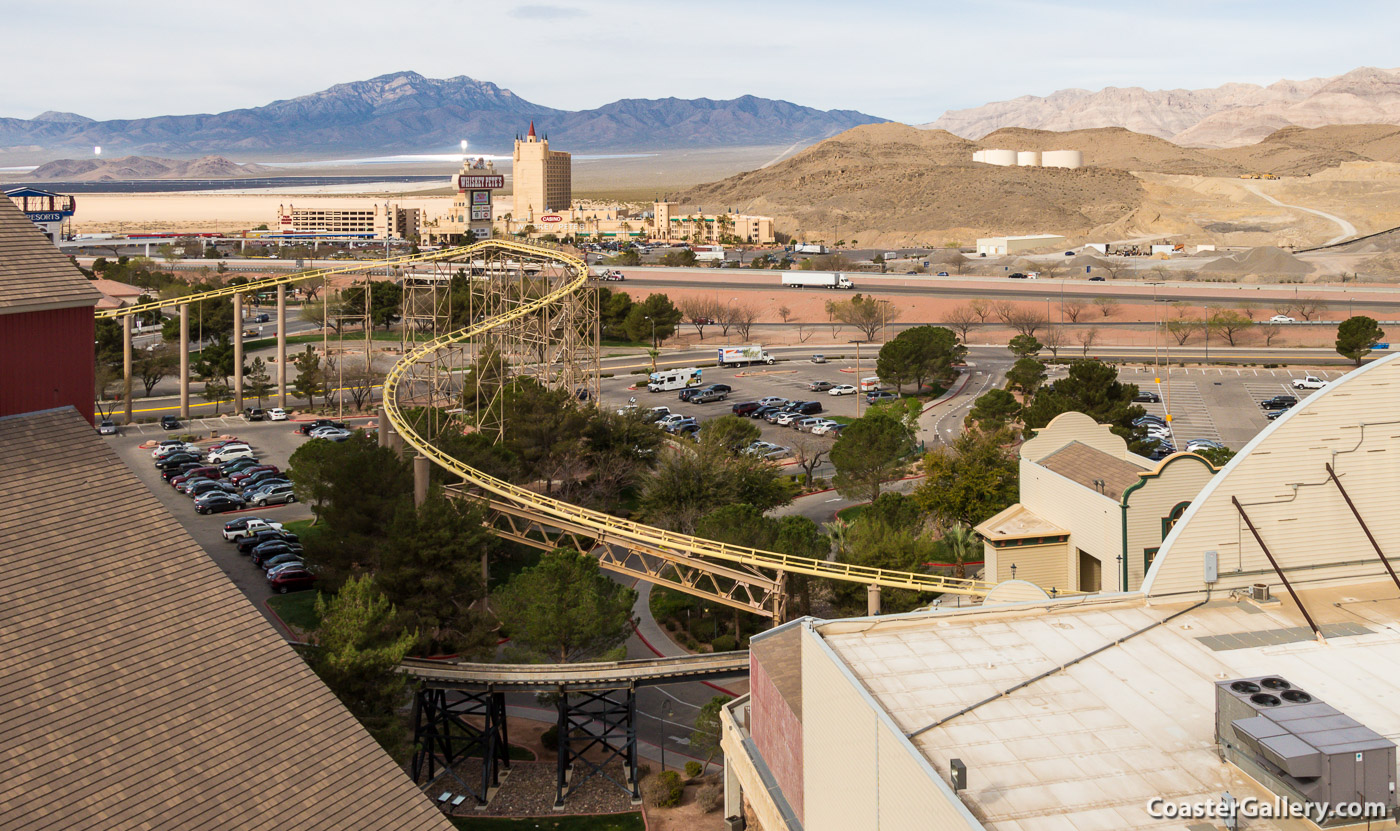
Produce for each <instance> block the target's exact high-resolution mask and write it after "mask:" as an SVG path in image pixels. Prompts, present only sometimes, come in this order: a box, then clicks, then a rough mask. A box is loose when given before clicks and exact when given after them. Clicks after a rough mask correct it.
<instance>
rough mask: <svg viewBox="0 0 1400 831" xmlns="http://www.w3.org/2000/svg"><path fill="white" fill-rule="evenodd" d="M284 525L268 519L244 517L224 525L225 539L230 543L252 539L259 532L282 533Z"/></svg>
mask: <svg viewBox="0 0 1400 831" xmlns="http://www.w3.org/2000/svg"><path fill="white" fill-rule="evenodd" d="M281 530H282V523H280V522H275V521H273V520H270V519H268V518H267V517H260V516H244V517H239V518H238V519H231V520H229V521H228V522H225V523H224V539H226V540H228V541H229V542H234V541H236V540H241V539H243V538H244V537H250V536H252V535H253V534H256V533H258V532H259V531H281Z"/></svg>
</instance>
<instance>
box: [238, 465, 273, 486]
mask: <svg viewBox="0 0 1400 831" xmlns="http://www.w3.org/2000/svg"><path fill="white" fill-rule="evenodd" d="M259 473H281V471H280V470H278V469H277V465H249V466H248V467H245V468H243V469H242V470H240V471H237V472H235V473H230V474H229V476H228V480H229V481H230V482H232V483H234V484H235V485H237V484H238V483H239V482H244V481H247V480H249V479H252V478H253V477H254V476H257V475H258V474H259Z"/></svg>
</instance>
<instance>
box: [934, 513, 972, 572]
mask: <svg viewBox="0 0 1400 831" xmlns="http://www.w3.org/2000/svg"><path fill="white" fill-rule="evenodd" d="M940 542H942V543H943V545H942V548H943V551H942V554H943V556H944V557H945V558H946V560H945V561H946V562H948V563H951V564H952V565H953V576H954V577H959V578H963V577H966V576H967V564H968V563H975V562H977V561H979V560H981V559H982V538H981V537H979V536H978V535H977V532H976V531H974V530H972V529H971V528H969V527H968V526H966V525H964V524H962V523H961V522H959V523H957V524H955V525H953V526H952V527H951V528H949V529H948V530H947V531H944V532H943V539H942V540H940Z"/></svg>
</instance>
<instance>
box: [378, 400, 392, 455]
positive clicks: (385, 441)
mask: <svg viewBox="0 0 1400 831" xmlns="http://www.w3.org/2000/svg"><path fill="white" fill-rule="evenodd" d="M391 429H393V428H391V427H390V426H389V414H388V413H387V412H385V410H384V405H383V404H380V405H379V429H378V430H376V431H375V436H376V437H377V438H378V439H379V446H380V447H388V446H389V431H390V430H391Z"/></svg>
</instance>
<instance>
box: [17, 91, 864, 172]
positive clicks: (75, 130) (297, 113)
mask: <svg viewBox="0 0 1400 831" xmlns="http://www.w3.org/2000/svg"><path fill="white" fill-rule="evenodd" d="M530 120H535V121H536V122H537V125H536V126H537V128H538V129H539V131H540V132H542V133H548V134H549V135H550V136H551V138H552V139H553V140H554V141H555V143H556V144H557V145H558V146H559V147H560V148H561V149H567V150H569V151H571V152H588V151H599V150H610V151H616V150H652V149H662V148H670V149H687V148H701V147H726V146H728V147H738V146H755V145H764V144H792V143H794V142H804V141H807V142H810V141H819V140H821V139H824V138H827V137H829V136H831V135H835V134H836V133H839V132H841V131H843V130H846V129H849V128H851V127H854V126H858V125H860V124H871V123H879V122H883V121H884V120H885V119H882V118H878V117H876V116H871V115H867V114H865V113H859V112H855V111H852V110H827V111H822V110H817V109H813V108H811V107H804V106H801V105H798V104H793V103H791V102H788V101H780V100H773V99H766V98H759V97H756V96H751V95H746V96H741V97H739V98H734V99H728V100H713V99H708V98H699V99H678V98H663V99H622V100H619V101H614V102H612V103H610V104H606V105H604V106H602V107H598V108H595V109H591V110H580V111H567V110H560V109H555V108H552V107H546V106H542V105H539V104H535V103H532V102H530V101H527V100H525V99H524V98H521V97H520V96H518V95H516V94H515V93H514V92H512V91H511V90H508V89H505V88H503V87H500V86H497V85H496V84H493V83H491V82H489V81H480V80H477V79H474V78H471V77H469V76H466V75H457V76H453V77H451V78H428V77H425V76H423V75H420V74H419V73H417V72H411V71H401V72H392V73H388V74H385V75H380V76H377V77H375V78H369V79H366V80H362V81H349V82H345V83H341V84H335V85H333V86H331V87H328V88H326V89H323V90H319V91H317V92H313V93H309V94H307V95H301V96H297V97H294V98H286V99H278V100H276V101H272V102H270V103H268V104H265V105H263V106H260V107H251V108H244V109H236V110H228V111H225V112H220V113H195V114H189V115H165V116H154V117H151V118H139V119H112V120H107V121H94V120H92V119H88V118H86V117H84V116H81V115H77V114H74V113H55V112H48V113H44V114H42V115H40V116H37V117H35V118H33V119H17V118H0V150H3V149H4V148H6V147H11V148H26V149H32V148H36V147H37V148H41V149H43V150H46V151H48V152H70V151H75V150H79V149H84V148H86V147H88V146H92V145H101V146H102V147H104V149H106V150H108V151H110V152H116V153H123V154H140V155H152V154H159V155H170V156H189V157H196V156H203V155H209V154H227V155H234V154H238V155H246V154H248V153H262V154H266V155H271V156H277V155H287V154H303V155H304V154H305V152H306V149H307V148H314V149H315V153H317V154H328V153H344V152H394V153H404V152H432V151H446V150H449V149H456V147H457V146H458V144H459V142H460V141H461V140H462V139H467V140H468V141H470V142H471V148H472V149H475V150H477V151H479V152H486V153H504V152H508V151H509V150H510V147H511V142H512V140H513V138H514V136H515V135H517V134H519V133H523V132H524V131H525V128H526V126H527V124H528V122H529V121H530Z"/></svg>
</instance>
